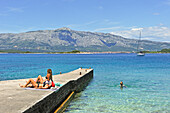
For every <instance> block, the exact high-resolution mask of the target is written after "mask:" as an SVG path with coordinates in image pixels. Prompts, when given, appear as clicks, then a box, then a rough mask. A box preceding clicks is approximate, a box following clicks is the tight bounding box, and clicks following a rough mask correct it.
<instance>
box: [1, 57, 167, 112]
mask: <svg viewBox="0 0 170 113" xmlns="http://www.w3.org/2000/svg"><path fill="white" fill-rule="evenodd" d="M79 67H83V68H88V67H92V68H93V69H94V79H93V80H92V81H91V82H90V84H89V85H88V86H87V87H86V88H85V89H84V91H83V92H81V93H78V94H77V95H76V98H75V99H74V100H73V101H72V102H71V103H70V105H69V107H68V108H67V109H66V111H65V112H69V113H98V112H105V113H112V112H115V113H116V112H121V113H122V112H123V113H127V112H129V113H131V112H136V113H141V112H152V113H159V112H160V113H162V112H163V113H168V112H170V86H169V83H170V54H146V56H144V57H139V56H136V55H135V54H97V55H95V54H94V55H91V54H90V55H85V54H80V55H76V54H0V80H10V79H21V78H30V77H37V76H38V75H39V74H41V75H44V76H45V75H46V70H47V69H48V68H51V69H52V70H53V74H58V73H59V72H69V71H72V70H74V69H77V68H79ZM120 81H123V82H124V84H125V85H126V86H127V88H123V89H120V87H119V83H120Z"/></svg>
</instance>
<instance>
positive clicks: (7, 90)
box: [0, 68, 93, 113]
mask: <svg viewBox="0 0 170 113" xmlns="http://www.w3.org/2000/svg"><path fill="white" fill-rule="evenodd" d="M92 78H93V69H82V68H79V69H76V70H74V71H71V72H69V73H63V74H59V75H53V81H54V83H60V84H62V86H61V87H60V88H59V89H58V90H56V91H53V90H30V89H24V88H20V87H19V85H18V84H19V83H21V84H25V81H26V80H28V79H19V80H7V81H0V95H1V96H0V100H1V101H0V111H1V112H2V113H21V112H23V113H52V112H55V113H61V112H63V111H64V110H65V108H66V107H67V105H68V104H69V102H70V101H71V100H72V99H73V97H74V95H75V94H76V93H77V92H80V91H82V90H83V89H84V88H85V87H86V86H87V85H88V83H89V82H90V81H91V79H92Z"/></svg>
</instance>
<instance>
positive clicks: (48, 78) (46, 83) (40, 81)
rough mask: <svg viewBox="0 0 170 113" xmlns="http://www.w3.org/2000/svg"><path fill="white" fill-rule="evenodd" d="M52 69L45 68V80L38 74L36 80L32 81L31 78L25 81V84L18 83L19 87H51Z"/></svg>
mask: <svg viewBox="0 0 170 113" xmlns="http://www.w3.org/2000/svg"><path fill="white" fill-rule="evenodd" d="M52 81H53V80H52V70H51V69H48V70H47V75H46V77H45V80H43V78H42V76H41V75H39V76H38V78H37V79H36V81H34V80H33V79H32V78H31V79H29V80H28V81H27V83H26V84H25V85H20V84H19V86H20V87H23V88H25V87H32V88H38V89H49V88H51V82H52Z"/></svg>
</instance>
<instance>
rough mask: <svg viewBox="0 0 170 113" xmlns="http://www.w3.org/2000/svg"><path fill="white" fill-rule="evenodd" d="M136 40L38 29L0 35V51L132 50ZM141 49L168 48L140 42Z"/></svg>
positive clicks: (169, 45) (148, 42)
mask: <svg viewBox="0 0 170 113" xmlns="http://www.w3.org/2000/svg"><path fill="white" fill-rule="evenodd" d="M136 48H137V40H135V39H127V38H123V37H121V36H117V35H113V34H109V33H94V32H84V31H75V30H71V29H69V28H60V29H56V30H39V31H29V32H25V33H18V34H14V33H2V34H0V50H9V49H12V50H20V51H32V52H64V51H72V50H79V51H87V52H88V51H90V52H93V51H95V52H102V51H136ZM141 48H143V50H150V51H158V50H161V49H165V48H170V43H165V42H154V41H149V40H142V41H141Z"/></svg>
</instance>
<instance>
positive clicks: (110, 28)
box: [93, 26, 121, 32]
mask: <svg viewBox="0 0 170 113" xmlns="http://www.w3.org/2000/svg"><path fill="white" fill-rule="evenodd" d="M120 28H121V27H119V26H118V27H109V28H98V29H95V30H93V32H101V31H108V30H117V29H120Z"/></svg>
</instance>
